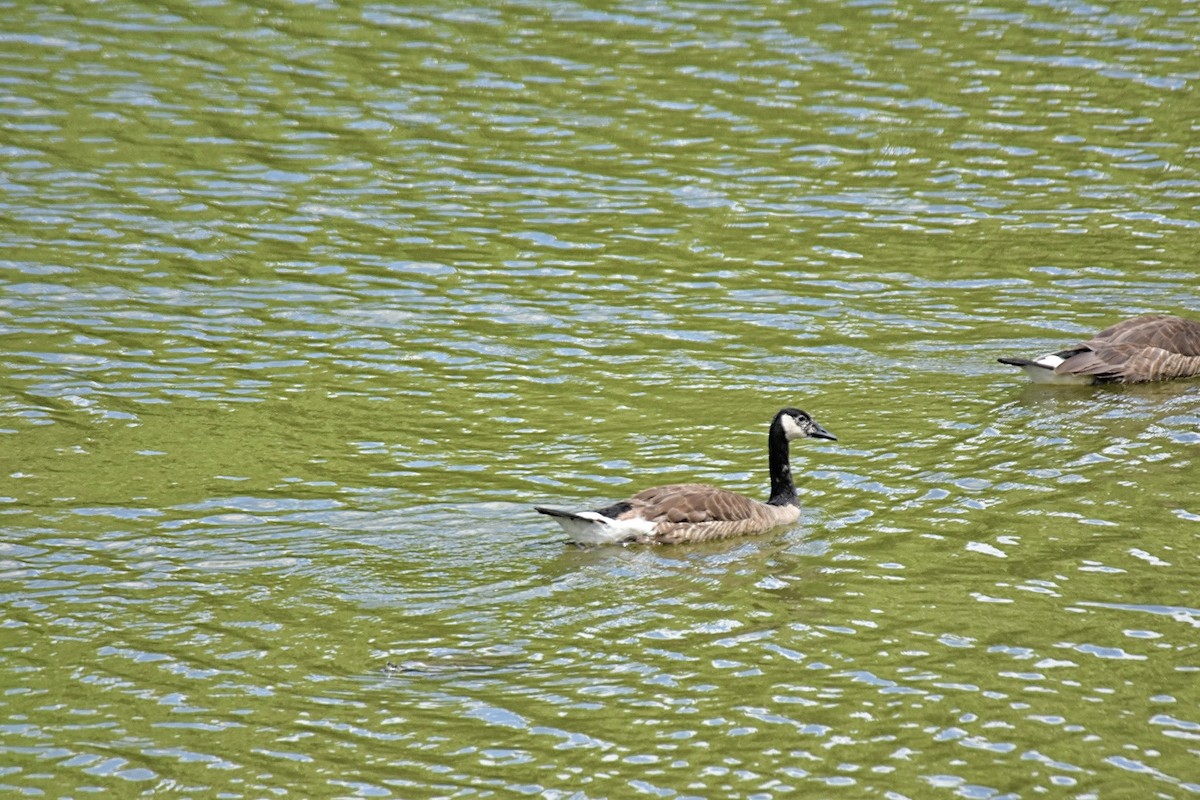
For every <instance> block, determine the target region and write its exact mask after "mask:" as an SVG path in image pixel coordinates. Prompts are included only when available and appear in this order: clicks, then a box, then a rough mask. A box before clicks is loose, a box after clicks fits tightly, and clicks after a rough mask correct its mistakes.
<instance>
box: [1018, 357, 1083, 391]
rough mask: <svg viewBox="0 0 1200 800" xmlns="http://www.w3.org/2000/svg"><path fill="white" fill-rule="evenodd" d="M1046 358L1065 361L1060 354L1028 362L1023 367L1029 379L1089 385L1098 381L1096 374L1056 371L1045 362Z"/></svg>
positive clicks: (1062, 384)
mask: <svg viewBox="0 0 1200 800" xmlns="http://www.w3.org/2000/svg"><path fill="white" fill-rule="evenodd" d="M1046 359H1054V360H1056V361H1057V362H1058V363H1059V364H1061V363H1062V362H1063V360H1062V359H1061V358H1059V357H1058V356H1042V357H1041V358H1039V359H1038V360H1037V361H1035V362H1034V363H1032V364H1026V365H1025V366H1023V367H1021V369H1023V370H1024V371H1025V374H1026V375H1028V376H1029V379H1030V380H1032V381H1033V382H1034V383H1053V384H1056V385H1058V386H1087V385H1088V384H1091V383H1095V382H1096V376H1094V375H1071V374H1070V373H1067V374H1062V375H1060V374H1059V373H1057V372H1055V371H1054V367H1052V366H1050V365H1049V364H1046V363H1043V362H1045V361H1046Z"/></svg>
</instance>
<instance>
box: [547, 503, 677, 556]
mask: <svg viewBox="0 0 1200 800" xmlns="http://www.w3.org/2000/svg"><path fill="white" fill-rule="evenodd" d="M533 510H534V511H536V512H538V513H539V514H545V515H546V516H548V517H550V518H551V519H553V520H554V521H555V522H557V523H558V524H559V525H561V526H562V529H563V530H564V531H566V534H567V537H568V538H570V540H571V541H572V542H574V543H575V544H578V545H584V546H591V545H600V544H621V543H624V542H640V541H646V540H647V537H649V535H650V534H651V533H653V530H654V525H653V523H651V522H649V521H647V520H643V519H629V520H617V519H613V518H612V517H608V516H605V515H604V514H603V513H601V512H599V511H564V510H562V509H559V508H547V507H545V506H534V507H533Z"/></svg>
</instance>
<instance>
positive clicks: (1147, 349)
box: [997, 314, 1200, 385]
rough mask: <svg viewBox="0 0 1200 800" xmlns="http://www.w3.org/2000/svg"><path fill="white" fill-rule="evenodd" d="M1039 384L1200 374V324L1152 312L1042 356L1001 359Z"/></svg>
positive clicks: (1131, 380) (1135, 380)
mask: <svg viewBox="0 0 1200 800" xmlns="http://www.w3.org/2000/svg"><path fill="white" fill-rule="evenodd" d="M997 361H999V362H1000V363H1001V364H1009V365H1011V366H1015V367H1020V368H1021V369H1023V370H1024V371H1025V374H1026V375H1028V376H1029V377H1030V379H1032V380H1033V381H1034V382H1035V383H1051V384H1064V385H1088V384H1093V383H1147V382H1150V381H1166V380H1174V379H1176V378H1190V377H1194V376H1196V375H1200V322H1196V321H1194V320H1190V319H1184V318H1183V317H1175V316H1171V315H1168V314H1148V315H1145V316H1140V317H1134V318H1132V319H1127V320H1124V321H1122V322H1118V323H1117V324H1115V325H1112V326H1110V327H1108V328H1105V329H1104V330H1102V331H1100V332H1099V333H1097V334H1096V335H1095V336H1093V337H1092V338H1090V339H1088V340H1087V341H1085V342H1080V343H1079V344H1077V345H1075V346H1074V347H1068V348H1066V349H1065V350H1059V351H1058V352H1055V353H1047V354H1045V355H1042V356H1038V357H1037V358H1007V357H1005V358H999V359H997Z"/></svg>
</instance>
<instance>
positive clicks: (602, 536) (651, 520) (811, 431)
mask: <svg viewBox="0 0 1200 800" xmlns="http://www.w3.org/2000/svg"><path fill="white" fill-rule="evenodd" d="M803 438H813V439H830V440H833V441H837V437H836V436H834V435H833V434H832V433H830V432H829V431H827V430H825V429H824V428H822V427H821V425H820V423H818V422H817V421H816V420H814V419H813V418H812V417H810V416H809V415H808V414H806V413H805V412H803V411H801V410H799V409H796V408H785V409H783V410H781V411H780V412H779V413H778V414H776V415H775V418H774V419H773V420H771V428H770V430H769V431H768V433H767V461H768V463H769V465H770V470H771V497H770V499H768V500H767V502H765V503H763V502H760V501H758V500H754V499H752V498H750V497H746V496H745V495H741V494H737V493H736V492H731V491H728V490H726V489H720V488H718V487H716V486H709V485H707V484H703V483H679V484H672V485H670V486H657V487H655V488H653V489H646V490H645V491H643V492H638V493H637V494H635V495H634V496H633V497H631V498H629V499H628V500H624V501H622V502H619V503H614V504H613V505H611V506H608V507H607V508H601V509H598V510H596V511H559V510H558V509H554V508H543V507H541V506H534V509H535V510H536V511H539V512H541V513H542V514H546V515H548V516H550V517H553V518H554V519H555V520H556V521H557V522H558V524H559V525H562V527H563V530H565V531H566V532H567V535H568V536H569V537H570V538H571V541H573V542H575V543H576V544H580V545H598V544H621V543H624V542H638V543H642V544H678V543H681V542H706V541H711V540H714V539H727V538H729V537H732V536H742V535H745V534H750V533H762V532H763V531H767V530H770V529H771V528H774V527H777V526H779V525H786V524H788V523H789V522H795V521H796V520H797V519H799V518H800V501H799V499H798V498H797V497H796V485H795V483H793V482H792V466H791V460H790V458H789V453H788V449H789V445H788V443H789V442H790V441H791V440H792V439H803Z"/></svg>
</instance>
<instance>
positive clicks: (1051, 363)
mask: <svg viewBox="0 0 1200 800" xmlns="http://www.w3.org/2000/svg"><path fill="white" fill-rule="evenodd" d="M1065 360H1066V359H1064V358H1062V357H1060V356H1056V355H1054V353H1047V354H1046V355H1044V356H1042V357H1041V358H1035V359H1034V360H1033V363H1035V364H1037V365H1038V366H1042V367H1045V368H1046V369H1054V368H1055V367H1057V366H1058V365H1059V364H1061V363H1063V361H1065Z"/></svg>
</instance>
